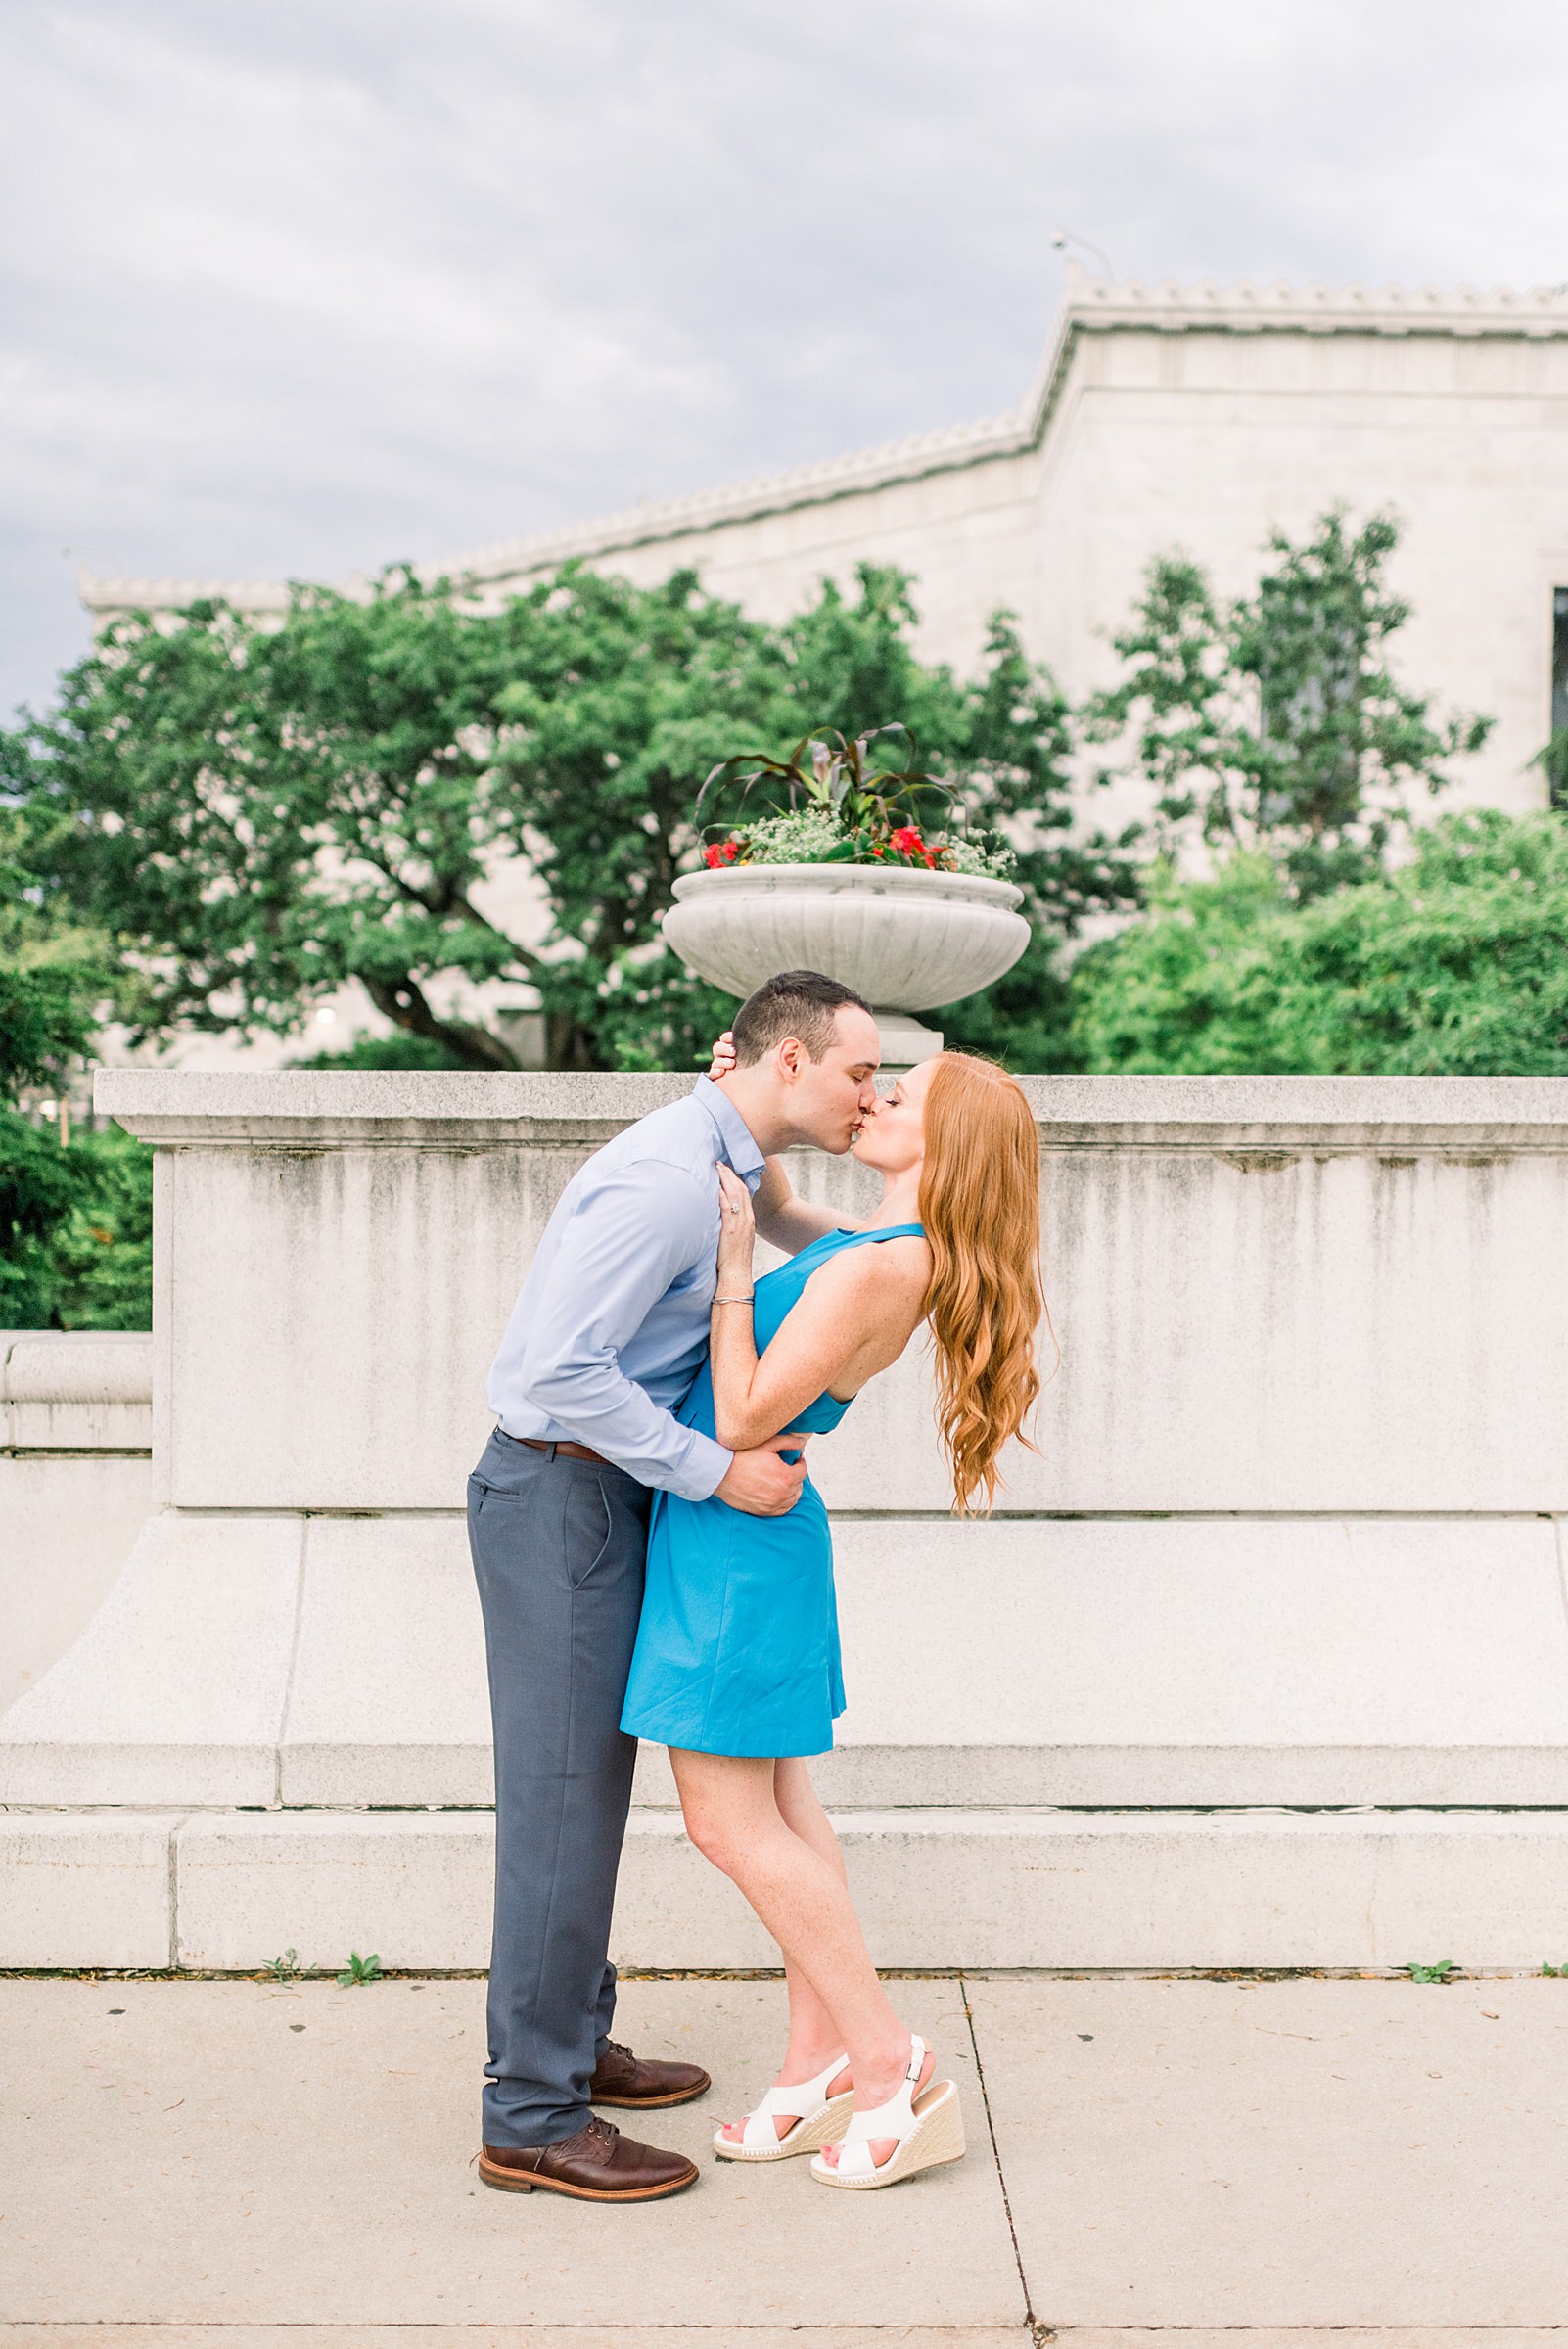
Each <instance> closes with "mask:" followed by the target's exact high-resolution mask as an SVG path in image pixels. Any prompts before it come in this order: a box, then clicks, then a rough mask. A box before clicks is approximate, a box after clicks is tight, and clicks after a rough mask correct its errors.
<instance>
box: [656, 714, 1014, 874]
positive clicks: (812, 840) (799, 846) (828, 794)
mask: <svg viewBox="0 0 1568 2349" xmlns="http://www.w3.org/2000/svg"><path fill="white" fill-rule="evenodd" d="M882 734H901V735H903V736H904V737H905V740H906V741H907V742H908V745H909V749H910V752H911V754H912V753H913V750H914V739H913V737H912V736H911V735H910V734H909V731H908V728H907V727H906V726H902V725H892V726H878V727H876V728H874V729H873V730H872V732H870V733H868V734H862V735H861V736H859V738H858V739H857V740H856V741H854V742H851V743H847V742H846V741H845V740H844V737H843V736H842V735H834V736H832V737H831V739H830V740H820V739H817V738H813V737H810V736H807V738H806V739H805V740H804V741H802V742H799V743H797V744H796V746H795V748H794V750H793V751H792V752H791V753H790V755H789V757H788V758H787V759H772V758H768V757H766V756H764V755H762V754H761V753H759V754H756V755H755V757H754V756H753V755H752V754H750V753H747V754H742V755H740V756H738V757H736V758H733V759H726V760H723V762H722V763H721V764H720V765H718V766H715V768H714V770H713V773H712V774H711V775H710V776H709V778H708V780H707V782H706V783H705V784H704V785H703V788H702V791H701V792H700V793H699V794H698V800H697V808H698V812H699V814H700V813H701V811H702V806H703V802H704V800H706V799H707V797H708V795H709V793H710V791H711V790H713V788H714V787H715V785H719V786H720V787H722V786H723V785H724V784H727V783H730V782H735V781H739V782H740V783H741V785H742V791H741V797H742V800H743V801H744V800H745V799H746V798H748V797H749V796H750V794H751V792H752V789H753V787H754V786H755V785H757V784H759V783H767V784H770V785H772V786H773V787H774V788H775V789H782V790H783V791H784V792H785V793H787V795H788V804H787V806H782V807H780V806H777V804H776V803H775V805H774V806H773V807H772V808H771V809H770V810H769V812H768V813H767V814H765V815H762V816H759V817H757V818H756V819H755V820H754V821H753V822H751V823H749V824H745V825H739V826H737V827H736V828H734V829H733V830H731V831H730V832H729V834H728V836H727V837H726V838H725V839H723V840H719V841H713V842H711V843H709V845H708V846H707V847H705V849H704V851H703V860H704V862H705V863H706V864H707V865H708V866H709V868H710V869H711V870H713V871H715V872H716V871H719V870H722V869H724V868H726V867H728V866H730V865H735V864H742V865H745V864H888V863H899V864H910V865H919V866H923V867H924V868H925V869H926V870H927V871H929V872H945V873H973V874H978V875H983V876H997V877H999V876H1001V875H1003V874H1005V873H1007V872H1009V871H1010V870H1011V869H1012V866H1013V863H1014V856H1013V852H1012V850H1011V849H1010V848H1009V847H1008V846H1007V843H1006V842H1005V841H1004V840H1002V839H1001V838H1000V837H999V836H998V835H997V834H995V833H991V832H978V833H971V834H967V835H966V834H959V835H957V836H952V835H950V834H945V833H941V832H939V833H938V834H936V835H935V836H934V837H933V838H931V839H929V840H928V839H927V837H926V830H925V825H926V823H927V822H928V821H929V820H930V817H929V816H928V814H927V810H928V809H929V810H930V811H931V812H932V813H934V814H937V815H939V816H941V817H944V818H945V817H947V816H949V815H950V813H951V808H952V803H953V799H954V793H953V790H952V788H951V786H950V785H948V784H946V783H944V782H942V781H941V780H940V778H939V777H937V776H935V775H931V774H927V773H926V772H925V771H924V770H923V769H921V768H918V767H916V766H914V765H913V764H910V765H909V766H906V767H901V768H892V767H879V766H875V765H873V764H872V762H871V760H870V756H869V752H870V745H871V744H872V742H873V741H874V740H875V739H876V737H877V736H878V735H882ZM835 745H837V748H835V747H834V746H835Z"/></svg>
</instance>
